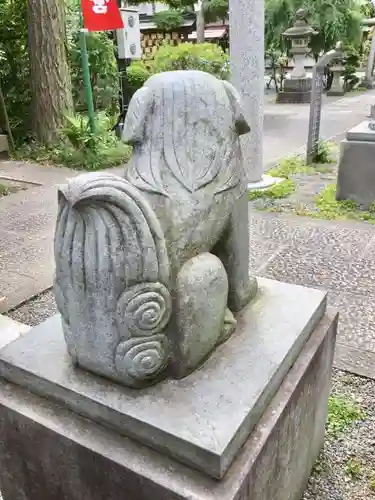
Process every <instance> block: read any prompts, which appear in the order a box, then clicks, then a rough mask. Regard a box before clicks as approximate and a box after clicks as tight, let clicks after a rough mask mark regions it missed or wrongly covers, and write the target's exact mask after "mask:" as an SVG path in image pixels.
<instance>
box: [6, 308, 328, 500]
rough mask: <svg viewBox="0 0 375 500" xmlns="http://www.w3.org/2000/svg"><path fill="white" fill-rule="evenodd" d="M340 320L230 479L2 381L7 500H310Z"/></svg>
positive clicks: (297, 366) (277, 400) (271, 411)
mask: <svg viewBox="0 0 375 500" xmlns="http://www.w3.org/2000/svg"><path fill="white" fill-rule="evenodd" d="M275 314H276V311H275ZM336 319H337V318H334V316H333V315H331V313H329V315H326V316H325V317H324V318H323V320H322V321H321V322H320V324H319V325H318V327H317V328H316V329H315V330H314V331H313V333H312V334H311V336H310V338H309V340H308V341H307V343H306V344H305V345H304V347H303V350H302V352H300V354H299V356H298V358H297V360H296V362H295V363H294V365H293V367H292V368H291V370H290V371H289V373H288V374H287V376H286V377H285V379H284V381H283V383H282V384H281V386H280V388H279V390H278V391H277V393H276V395H275V396H274V398H273V399H272V401H270V404H269V405H268V407H267V409H266V411H265V412H264V413H263V415H262V416H261V418H260V420H259V422H258V425H257V426H256V427H255V429H254V430H253V432H252V434H251V435H250V437H249V438H248V439H247V441H246V443H245V444H244V446H243V447H242V449H241V452H240V453H239V455H238V456H237V458H236V460H235V461H234V463H233V464H232V466H231V468H230V469H229V471H228V472H227V474H226V475H225V477H224V478H223V479H222V480H221V481H216V480H213V479H210V478H209V477H207V476H204V475H202V474H200V473H198V472H194V471H193V470H191V469H189V468H188V467H185V466H183V465H180V464H178V463H176V462H174V461H172V460H170V459H169V458H168V457H166V456H164V455H162V454H159V453H157V452H155V451H153V450H151V449H150V448H146V447H142V446H140V445H138V444H137V443H135V442H134V441H131V440H130V439H127V438H123V437H120V436H119V435H118V434H116V433H115V432H113V431H110V430H106V429H105V428H104V427H102V426H100V425H98V424H95V423H93V422H90V421H89V420H88V419H86V418H81V417H79V416H78V415H75V414H74V413H72V412H70V411H67V410H65V409H64V408H62V407H61V406H58V405H54V404H53V403H51V402H50V401H46V400H45V399H44V398H39V397H36V396H33V395H32V394H30V393H29V392H27V391H24V390H21V389H20V388H18V387H16V386H14V385H12V384H5V383H1V384H0V433H1V436H2V439H1V440H0V482H1V488H2V493H3V496H4V500H67V499H69V500H86V499H87V500H103V499H104V498H105V499H106V500H118V499H119V498H124V499H127V500H156V499H157V500H219V499H220V500H276V499H277V500H300V498H301V496H302V492H303V490H304V488H305V485H306V483H307V479H308V476H309V474H310V471H311V468H312V465H313V463H314V461H315V458H316V456H317V453H318V451H319V449H320V447H321V445H322V443H323V438H324V423H325V420H326V415H327V400H328V395H329V391H330V374H331V368H332V357H333V351H334V343H335V334H336V327H337V321H336ZM278 333H279V334H280V335H282V334H283V332H282V331H281V330H279V328H278V326H277V325H276V328H275V339H276V340H277V339H278V335H277V334H278ZM232 338H233V337H232ZM249 368H250V366H249ZM248 380H249V377H244V378H243V380H242V381H241V384H242V385H243V386H246V385H247V383H248ZM236 403H237V404H239V403H240V401H239V400H236ZM186 410H188V408H186ZM236 411H241V410H240V408H239V407H238V408H237V410H236V408H235V407H233V409H232V413H236ZM210 429H212V427H210V425H209V422H207V427H206V433H209V432H210Z"/></svg>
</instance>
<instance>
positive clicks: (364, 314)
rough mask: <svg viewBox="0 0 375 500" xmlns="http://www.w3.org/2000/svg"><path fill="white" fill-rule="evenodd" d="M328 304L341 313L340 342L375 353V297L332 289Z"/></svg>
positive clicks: (338, 338)
mask: <svg viewBox="0 0 375 500" xmlns="http://www.w3.org/2000/svg"><path fill="white" fill-rule="evenodd" d="M374 277H375V276H374ZM328 304H329V305H330V306H331V307H333V308H335V309H337V310H338V311H339V313H340V316H339V329H338V337H337V340H338V342H340V343H342V344H346V345H348V346H351V347H354V348H358V349H362V350H368V351H374V354H375V308H374V297H373V296H370V295H357V294H354V293H345V292H336V291H330V292H329V295H328ZM374 369H375V367H374Z"/></svg>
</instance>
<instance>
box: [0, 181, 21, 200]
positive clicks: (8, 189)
mask: <svg viewBox="0 0 375 500" xmlns="http://www.w3.org/2000/svg"><path fill="white" fill-rule="evenodd" d="M17 191H18V189H17V188H16V187H14V186H6V185H5V184H0V198H2V197H3V196H9V195H10V194H12V193H16V192H17Z"/></svg>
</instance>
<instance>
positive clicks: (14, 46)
mask: <svg viewBox="0 0 375 500" xmlns="http://www.w3.org/2000/svg"><path fill="white" fill-rule="evenodd" d="M0 16H1V23H0V80H1V86H2V90H3V93H4V96H5V104H6V107H7V111H8V115H9V120H10V125H11V128H12V130H13V133H14V135H15V139H16V140H18V139H21V138H22V137H24V136H25V135H27V134H28V132H29V131H30V128H31V127H30V125H31V120H30V102H31V92H30V63H29V55H28V39H27V38H28V37H27V13H26V0H19V1H17V2H5V1H2V2H0ZM0 117H1V121H0V128H1V129H3V128H4V123H3V119H2V116H1V115H0Z"/></svg>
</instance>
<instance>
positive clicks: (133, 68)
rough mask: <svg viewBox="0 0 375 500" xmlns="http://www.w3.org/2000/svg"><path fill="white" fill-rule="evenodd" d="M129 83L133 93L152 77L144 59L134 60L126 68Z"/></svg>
mask: <svg viewBox="0 0 375 500" xmlns="http://www.w3.org/2000/svg"><path fill="white" fill-rule="evenodd" d="M126 74H127V78H128V85H129V88H130V90H131V92H132V93H134V92H135V91H136V90H138V89H140V88H141V87H142V85H143V84H144V83H145V81H146V80H147V79H148V78H149V77H150V70H149V69H148V68H147V67H146V65H145V63H144V62H143V61H135V62H132V63H131V65H130V66H128V67H127V69H126Z"/></svg>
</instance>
